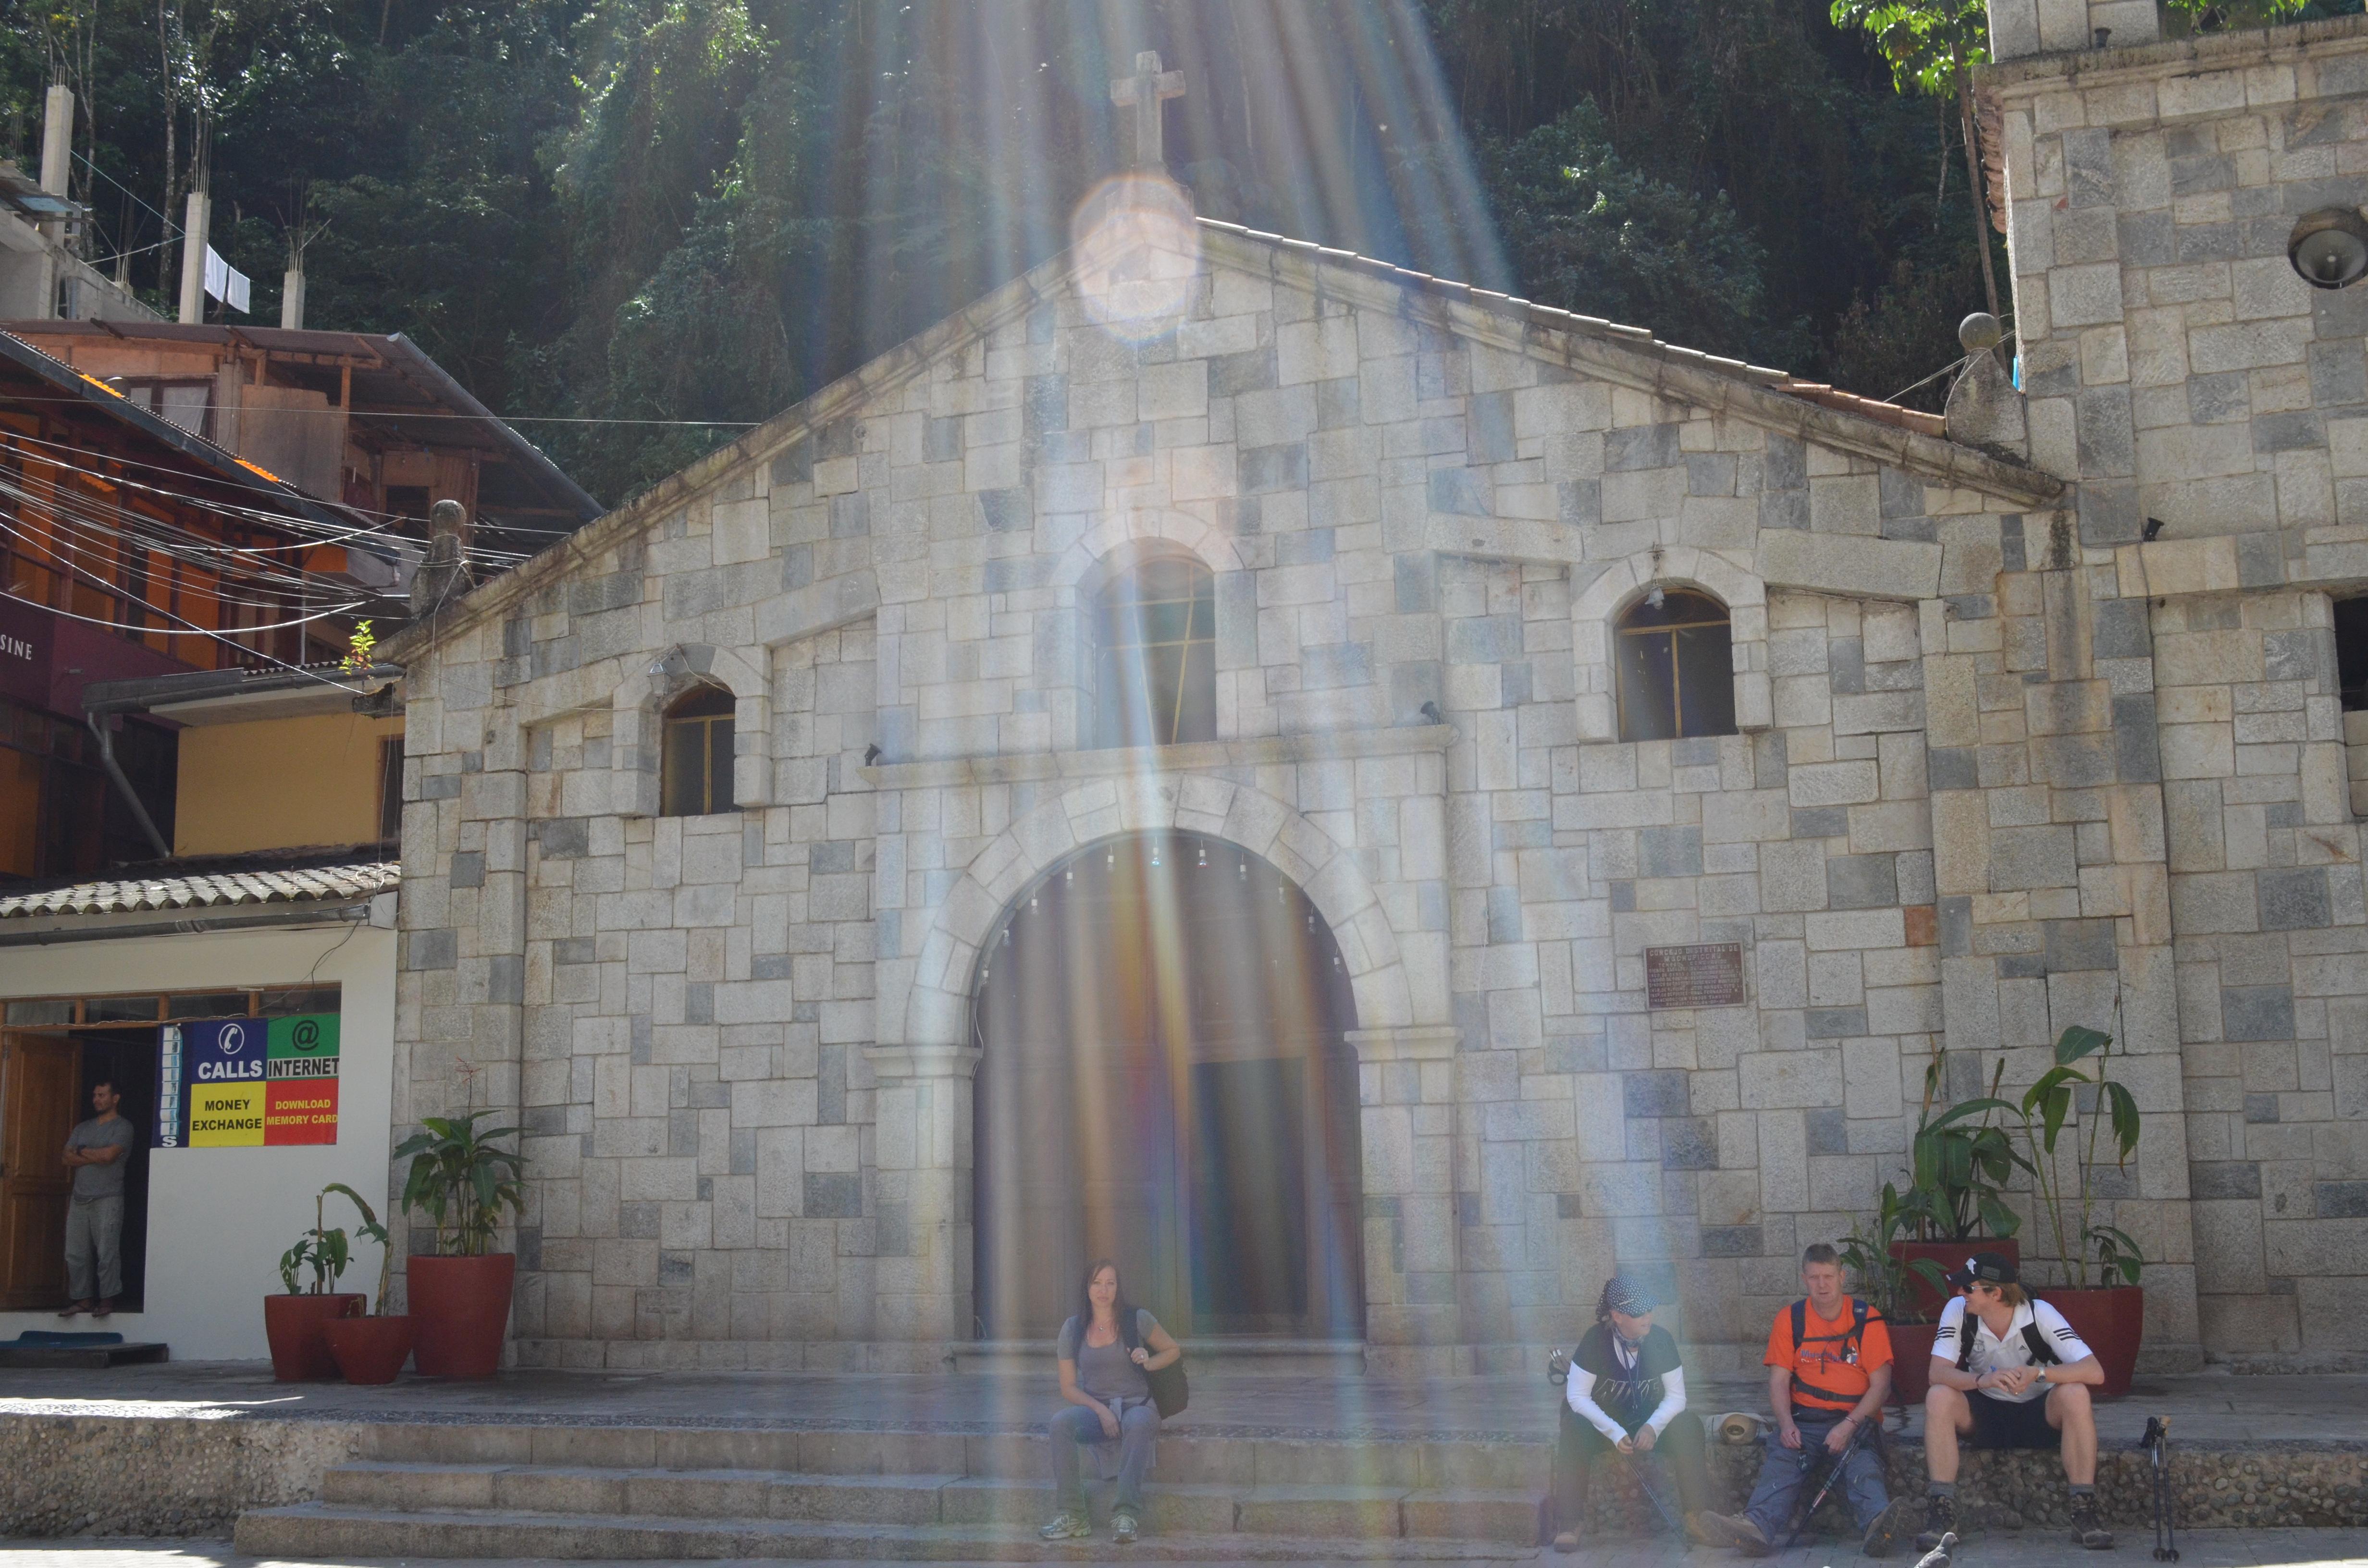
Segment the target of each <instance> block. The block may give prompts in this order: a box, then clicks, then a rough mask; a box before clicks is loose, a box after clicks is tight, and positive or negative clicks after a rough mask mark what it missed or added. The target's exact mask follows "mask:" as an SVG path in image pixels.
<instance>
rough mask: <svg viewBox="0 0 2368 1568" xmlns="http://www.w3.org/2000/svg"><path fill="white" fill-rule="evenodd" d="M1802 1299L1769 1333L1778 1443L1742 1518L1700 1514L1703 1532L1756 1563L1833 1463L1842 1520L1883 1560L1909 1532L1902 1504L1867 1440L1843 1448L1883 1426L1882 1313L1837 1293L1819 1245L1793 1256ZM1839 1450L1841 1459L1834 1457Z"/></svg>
mask: <svg viewBox="0 0 2368 1568" xmlns="http://www.w3.org/2000/svg"><path fill="white" fill-rule="evenodd" d="M1801 1286H1802V1288H1803V1289H1804V1290H1806V1291H1807V1292H1808V1294H1807V1296H1806V1298H1805V1299H1804V1300H1802V1301H1795V1302H1793V1304H1792V1305H1791V1306H1789V1307H1787V1308H1785V1309H1784V1310H1783V1311H1782V1312H1778V1313H1777V1314H1776V1322H1775V1325H1774V1326H1773V1327H1772V1328H1770V1330H1769V1333H1768V1353H1767V1355H1766V1356H1764V1357H1762V1358H1761V1360H1762V1361H1763V1362H1764V1363H1765V1365H1766V1366H1767V1367H1768V1369H1769V1371H1768V1399H1769V1403H1770V1404H1772V1405H1773V1406H1774V1407H1775V1411H1776V1441H1774V1442H1772V1443H1770V1444H1769V1445H1768V1457H1767V1458H1766V1460H1763V1461H1762V1462H1761V1464H1760V1466H1759V1483H1758V1484H1757V1485H1755V1486H1754V1487H1753V1488H1752V1489H1751V1501H1750V1502H1749V1503H1747V1504H1746V1505H1744V1509H1743V1512H1742V1513H1740V1514H1708V1515H1705V1516H1703V1521H1702V1522H1703V1525H1704V1527H1705V1528H1707V1529H1708V1531H1709V1532H1710V1533H1711V1534H1712V1535H1713V1536H1714V1537H1715V1538H1716V1539H1717V1540H1719V1541H1720V1543H1721V1544H1723V1545H1726V1546H1732V1547H1734V1548H1735V1549H1736V1551H1740V1552H1742V1553H1743V1554H1744V1555H1745V1556H1747V1557H1764V1556H1766V1555H1767V1554H1768V1553H1769V1552H1770V1551H1774V1550H1776V1548H1777V1547H1778V1546H1779V1545H1781V1544H1782V1539H1781V1538H1782V1536H1783V1535H1784V1533H1785V1531H1786V1529H1787V1528H1789V1527H1790V1525H1791V1522H1792V1518H1793V1507H1794V1506H1795V1504H1796V1501H1797V1499H1798V1498H1799V1496H1800V1494H1801V1489H1802V1487H1803V1486H1804V1485H1805V1484H1806V1483H1807V1482H1808V1480H1809V1477H1810V1474H1811V1472H1812V1471H1814V1470H1815V1468H1816V1465H1817V1463H1818V1462H1819V1460H1821V1459H1831V1460H1840V1462H1841V1465H1842V1485H1843V1489H1844V1491H1845V1494H1847V1495H1848V1497H1849V1499H1850V1516H1851V1517H1852V1518H1854V1519H1855V1520H1856V1521H1857V1523H1858V1528H1859V1529H1860V1530H1861V1532H1863V1537H1864V1540H1863V1544H1862V1550H1864V1551H1865V1552H1866V1554H1867V1555H1868V1556H1869V1557H1888V1556H1889V1555H1890V1554H1891V1553H1892V1552H1893V1551H1895V1550H1896V1549H1897V1547H1898V1545H1899V1540H1900V1537H1901V1536H1902V1535H1903V1534H1905V1533H1906V1529H1907V1506H1906V1505H1905V1504H1904V1503H1896V1502H1894V1501H1892V1499H1891V1497H1890V1495H1889V1494H1888V1493H1887V1492H1886V1491H1885V1490H1884V1484H1883V1461H1882V1460H1881V1459H1880V1458H1879V1457H1877V1454H1876V1450H1875V1443H1874V1437H1876V1436H1877V1433H1874V1432H1870V1433H1868V1434H1867V1440H1866V1441H1864V1442H1861V1443H1860V1444H1859V1445H1858V1447H1857V1448H1856V1449H1852V1448H1851V1447H1850V1439H1851V1438H1852V1437H1855V1436H1856V1435H1857V1434H1858V1432H1859V1431H1860V1429H1861V1427H1864V1426H1868V1425H1869V1424H1870V1423H1873V1424H1874V1425H1875V1426H1877V1427H1878V1428H1879V1427H1880V1426H1881V1423H1882V1420H1883V1401H1884V1395H1886V1394H1888V1393H1889V1392H1891V1331H1890V1330H1889V1329H1887V1328H1885V1327H1884V1324H1883V1314H1882V1313H1880V1312H1875V1311H1874V1310H1873V1309H1872V1308H1871V1307H1869V1306H1868V1305H1867V1304H1866V1303H1865V1302H1864V1301H1860V1300H1858V1299H1857V1298H1856V1297H1853V1296H1846V1295H1844V1294H1843V1293H1842V1265H1841V1258H1840V1256H1839V1255H1838V1254H1837V1253H1836V1252H1835V1251H1834V1249H1833V1248H1832V1247H1830V1246H1828V1245H1827V1244H1825V1243H1824V1242H1818V1243H1816V1244H1814V1245H1812V1246H1811V1247H1810V1248H1809V1249H1808V1250H1807V1251H1806V1252H1804V1253H1803V1254H1802V1255H1801ZM1845 1452H1847V1453H1848V1454H1849V1456H1850V1457H1849V1458H1848V1459H1847V1460H1843V1459H1842V1458H1841V1456H1842V1455H1843V1454H1844V1453H1845Z"/></svg>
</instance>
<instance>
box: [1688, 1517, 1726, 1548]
mask: <svg viewBox="0 0 2368 1568" xmlns="http://www.w3.org/2000/svg"><path fill="white" fill-rule="evenodd" d="M1686 1540H1687V1541H1688V1542H1689V1543H1691V1544H1692V1545H1694V1546H1716V1545H1717V1544H1718V1543H1719V1540H1720V1537H1719V1535H1718V1533H1717V1531H1716V1528H1714V1527H1713V1525H1712V1524H1711V1522H1710V1516H1709V1515H1708V1514H1706V1513H1704V1512H1702V1510H1701V1509H1700V1508H1696V1509H1695V1510H1694V1511H1693V1512H1692V1513H1691V1514H1688V1515H1687V1516H1686Z"/></svg>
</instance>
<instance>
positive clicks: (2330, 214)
mask: <svg viewBox="0 0 2368 1568" xmlns="http://www.w3.org/2000/svg"><path fill="white" fill-rule="evenodd" d="M2286 259H2287V260H2288V261H2290V262H2292V263H2293V264H2294V271H2295V272H2297V273H2299V274H2300V275H2301V277H2302V280H2303V281H2304V282H2305V283H2307V284H2309V285H2310V286H2311V287H2312V288H2314V289H2341V288H2344V287H2346V286H2348V285H2350V284H2353V283H2357V282H2359V281H2360V279H2361V278H2362V277H2368V218H2363V217H2362V216H2361V212H2360V210H2359V209H2358V208H2356V207H2323V208H2321V209H2319V210H2317V211H2316V212H2310V213H2305V215H2304V216H2303V218H2302V220H2301V222H2297V223H2296V224H2294V233H2293V234H2292V235H2290V236H2289V237H2288V238H2287V240H2286Z"/></svg>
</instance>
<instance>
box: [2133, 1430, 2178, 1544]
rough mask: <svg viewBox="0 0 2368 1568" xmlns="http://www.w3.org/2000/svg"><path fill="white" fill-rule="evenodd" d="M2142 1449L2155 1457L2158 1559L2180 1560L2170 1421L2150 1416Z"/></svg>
mask: <svg viewBox="0 0 2368 1568" xmlns="http://www.w3.org/2000/svg"><path fill="white" fill-rule="evenodd" d="M2138 1447H2140V1448H2142V1449H2146V1450H2147V1452H2148V1453H2149V1454H2150V1455H2151V1456H2152V1462H2153V1469H2154V1560H2155V1561H2156V1562H2178V1561H2179V1506H2178V1503H2177V1501H2176V1500H2175V1499H2174V1498H2173V1497H2172V1496H2171V1494H2170V1418H2169V1416H2167V1415H2149V1416H2147V1417H2146V1436H2145V1437H2141V1438H2139V1439H2138Z"/></svg>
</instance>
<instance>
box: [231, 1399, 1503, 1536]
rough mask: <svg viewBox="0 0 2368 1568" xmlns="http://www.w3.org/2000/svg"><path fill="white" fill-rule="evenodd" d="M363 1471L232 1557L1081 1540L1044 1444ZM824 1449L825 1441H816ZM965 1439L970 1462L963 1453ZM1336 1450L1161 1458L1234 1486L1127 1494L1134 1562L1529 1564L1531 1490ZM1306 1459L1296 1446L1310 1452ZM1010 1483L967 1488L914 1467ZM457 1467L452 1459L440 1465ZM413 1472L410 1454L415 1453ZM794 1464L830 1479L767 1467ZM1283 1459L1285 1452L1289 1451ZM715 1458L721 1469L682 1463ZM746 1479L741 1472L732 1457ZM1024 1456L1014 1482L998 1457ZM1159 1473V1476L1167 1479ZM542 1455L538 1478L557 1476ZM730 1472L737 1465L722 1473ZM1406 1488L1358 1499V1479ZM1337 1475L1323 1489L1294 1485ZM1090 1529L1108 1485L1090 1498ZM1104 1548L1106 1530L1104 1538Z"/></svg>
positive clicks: (695, 1432) (418, 1437) (774, 1440)
mask: <svg viewBox="0 0 2368 1568" xmlns="http://www.w3.org/2000/svg"><path fill="white" fill-rule="evenodd" d="M376 1437H377V1441H376V1443H375V1445H374V1446H375V1447H376V1449H378V1451H379V1452H380V1453H381V1456H387V1455H392V1456H394V1457H381V1458H377V1459H369V1460H353V1461H349V1462H346V1463H341V1464H333V1465H330V1466H328V1467H327V1468H326V1469H325V1470H324V1471H323V1472H322V1476H321V1485H320V1495H319V1500H318V1501H317V1502H307V1503H301V1504H297V1505H294V1506H287V1507H279V1508H258V1509H250V1510H248V1511H247V1512H245V1513H244V1514H242V1515H241V1516H240V1517H239V1520H238V1524H237V1527H236V1531H235V1534H236V1538H237V1540H239V1541H240V1543H241V1549H242V1550H244V1551H252V1552H255V1553H257V1554H261V1555H268V1556H280V1557H309V1558H334V1557H337V1556H345V1555H356V1554H361V1555H375V1556H398V1557H402V1556H417V1557H510V1556H523V1557H565V1558H575V1559H587V1558H650V1557H702V1558H716V1557H780V1558H812V1557H889V1558H905V1559H913V1560H923V1559H931V1560H940V1559H960V1558H977V1559H982V1560H996V1561H1029V1560H1036V1559H1040V1558H1041V1559H1046V1560H1068V1559H1070V1558H1075V1557H1079V1556H1091V1555H1092V1550H1091V1543H1090V1542H1084V1543H1046V1542H1044V1541H1042V1540H1039V1539H1038V1537H1037V1535H1036V1529H1037V1527H1039V1526H1040V1525H1042V1523H1043V1522H1044V1520H1045V1519H1047V1518H1049V1517H1051V1515H1052V1511H1053V1494H1052V1487H1051V1485H1050V1483H1048V1482H1047V1481H1046V1480H1044V1479H1043V1466H1044V1457H1043V1456H1044V1450H1043V1445H1042V1440H1041V1439H1032V1438H1026V1437H1019V1436H1017V1435H1012V1434H1001V1435H994V1437H993V1438H992V1439H991V1438H989V1437H951V1438H949V1437H946V1436H945V1435H941V1434H928V1433H901V1434H900V1433H877V1434H866V1433H844V1432H842V1433H794V1432H780V1431H748V1430H740V1431H724V1430H713V1429H671V1430H669V1429H665V1428H617V1427H587V1426H571V1427H557V1428H554V1427H491V1426H386V1427H381V1428H378V1429H377V1432H376ZM825 1439H829V1440H827V1441H825ZM972 1443H978V1444H981V1445H983V1446H982V1447H981V1448H980V1449H978V1450H977V1452H976V1453H975V1454H974V1455H972V1454H969V1453H968V1452H967V1449H968V1445H970V1444H972ZM1352 1447H1354V1445H1349V1444H1345V1443H1341V1444H1311V1445H1299V1444H1292V1445H1286V1446H1284V1447H1282V1448H1281V1449H1277V1451H1276V1452H1275V1453H1274V1454H1271V1455H1269V1459H1268V1463H1267V1465H1266V1467H1265V1468H1266V1469H1267V1470H1268V1471H1270V1472H1272V1473H1273V1475H1274V1476H1276V1477H1283V1476H1287V1477H1290V1479H1267V1480H1260V1479H1258V1477H1257V1475H1256V1474H1255V1471H1257V1470H1258V1468H1259V1467H1258V1464H1257V1462H1256V1461H1257V1458H1258V1452H1257V1449H1258V1445H1256V1444H1250V1443H1239V1442H1235V1443H1226V1442H1224V1441H1222V1440H1221V1441H1219V1442H1217V1443H1215V1444H1210V1445H1205V1448H1206V1451H1205V1452H1201V1453H1200V1454H1199V1455H1198V1459H1199V1460H1200V1461H1201V1463H1200V1464H1199V1465H1198V1466H1197V1467H1196V1466H1195V1465H1194V1464H1193V1463H1192V1460H1193V1458H1194V1445H1190V1444H1185V1443H1181V1442H1177V1441H1174V1440H1170V1441H1167V1442H1164V1443H1163V1444H1162V1456H1161V1466H1162V1469H1163V1470H1169V1469H1172V1470H1178V1471H1189V1470H1191V1469H1194V1468H1200V1469H1202V1470H1212V1469H1213V1470H1217V1471H1227V1470H1231V1471H1244V1472H1247V1473H1241V1474H1239V1475H1236V1476H1231V1477H1221V1478H1219V1479H1216V1480H1210V1479H1205V1478H1193V1479H1185V1480H1175V1481H1162V1482H1156V1483H1151V1484H1150V1485H1148V1486H1146V1487H1145V1489H1144V1505H1145V1507H1144V1528H1145V1537H1144V1539H1145V1540H1147V1541H1156V1542H1158V1543H1159V1544H1158V1545H1157V1546H1156V1548H1154V1549H1153V1550H1152V1551H1149V1552H1147V1553H1145V1554H1146V1555H1154V1556H1158V1557H1164V1558H1172V1559H1178V1560H1182V1559H1190V1560H1196V1561H1198V1560H1223V1559H1225V1558H1229V1557H1230V1558H1238V1559H1244V1560H1250V1559H1257V1560H1268V1559H1297V1558H1304V1557H1310V1556H1328V1557H1341V1556H1346V1557H1362V1556H1372V1555H1376V1554H1385V1555H1390V1556H1406V1555H1412V1556H1417V1557H1430V1556H1436V1555H1444V1556H1447V1557H1450V1558H1455V1559H1458V1560H1466V1559H1485V1558H1497V1557H1504V1556H1507V1555H1515V1556H1526V1555H1528V1554H1529V1553H1530V1552H1531V1551H1533V1550H1534V1547H1535V1544H1536V1541H1537V1531H1538V1494H1536V1493H1534V1492H1528V1491H1507V1490H1498V1489H1490V1488H1482V1487H1473V1486H1446V1487H1433V1486H1425V1485H1423V1484H1421V1483H1420V1476H1419V1471H1420V1469H1421V1466H1420V1463H1419V1456H1418V1452H1417V1450H1415V1449H1406V1450H1404V1451H1399V1452H1396V1453H1395V1454H1394V1455H1393V1454H1391V1451H1390V1450H1388V1449H1383V1455H1384V1456H1388V1457H1385V1458H1383V1457H1377V1456H1374V1455H1372V1454H1369V1455H1368V1456H1367V1459H1366V1460H1365V1462H1363V1463H1361V1464H1355V1465H1351V1464H1349V1462H1348V1460H1349V1454H1348V1450H1349V1449H1351V1448H1352ZM1311 1450H1312V1451H1311ZM916 1453H917V1454H919V1455H922V1456H926V1457H930V1458H935V1459H937V1460H940V1461H943V1460H951V1459H955V1458H957V1457H974V1458H976V1459H978V1460H984V1461H987V1462H990V1463H994V1464H996V1465H998V1466H1003V1467H1008V1469H1007V1470H1006V1472H1004V1473H979V1472H977V1471H973V1470H968V1469H959V1468H956V1467H955V1466H954V1465H952V1464H949V1463H944V1462H940V1463H939V1464H938V1465H937V1466H936V1467H935V1468H933V1469H929V1470H922V1471H899V1470H897V1469H895V1468H894V1461H896V1460H909V1459H910V1458H912V1457H914V1456H915V1455H916ZM455 1454H457V1455H459V1456H460V1457H450V1456H453V1455H455ZM423 1455H425V1456H427V1457H421V1456H423ZM793 1455H803V1456H807V1457H811V1458H814V1459H819V1460H828V1461H833V1464H834V1468H832V1469H830V1470H820V1471H809V1470H801V1469H777V1468H769V1467H766V1466H765V1461H767V1460H775V1461H778V1460H781V1459H783V1458H787V1457H790V1456H793ZM1286 1456H1287V1457H1286ZM694 1459H705V1460H710V1461H712V1460H718V1459H722V1460H726V1461H727V1462H725V1463H723V1464H715V1463H712V1462H711V1463H708V1464H685V1463H683V1462H681V1461H683V1460H694ZM751 1460H755V1461H756V1464H754V1465H752V1464H751V1463H750V1461H751ZM1018 1460H1026V1461H1028V1462H1027V1463H1026V1464H1025V1466H1024V1468H1021V1467H1019V1466H1018V1465H1017V1464H1016V1463H1015V1462H1014V1461H1018ZM1171 1460H1172V1461H1174V1462H1173V1463H1172V1464H1171ZM554 1461H557V1462H554ZM732 1461H737V1462H732ZM1389 1470H1397V1471H1401V1472H1402V1474H1403V1476H1404V1479H1402V1480H1400V1481H1397V1482H1395V1483H1382V1484H1373V1483H1372V1481H1373V1479H1374V1474H1375V1472H1376V1471H1389ZM1344 1471H1345V1472H1348V1473H1351V1474H1352V1475H1354V1476H1355V1477H1356V1479H1354V1480H1351V1481H1348V1482H1340V1483H1323V1482H1309V1481H1307V1480H1305V1479H1303V1478H1304V1477H1305V1476H1306V1475H1308V1474H1310V1473H1315V1474H1323V1473H1326V1472H1344ZM1090 1490H1091V1493H1092V1494H1093V1496H1094V1499H1095V1515H1096V1520H1097V1523H1098V1525H1100V1526H1102V1527H1105V1528H1106V1527H1107V1525H1108V1522H1109V1517H1108V1515H1109V1504H1110V1491H1111V1489H1110V1487H1109V1486H1108V1485H1106V1484H1101V1483H1096V1484H1094V1485H1093V1486H1092V1487H1091V1489H1090ZM1103 1539H1104V1540H1105V1541H1106V1540H1107V1536H1106V1535H1105V1536H1104V1537H1103Z"/></svg>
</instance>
